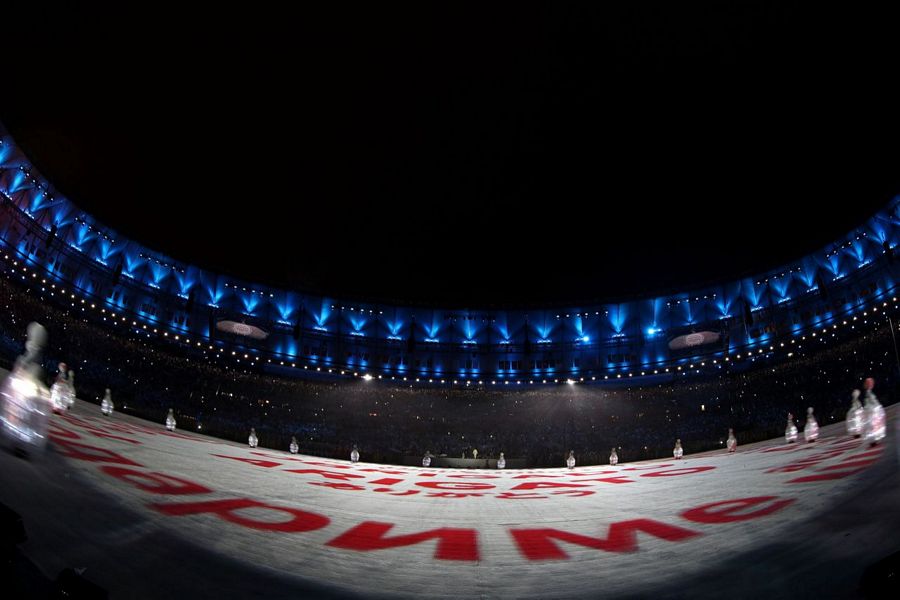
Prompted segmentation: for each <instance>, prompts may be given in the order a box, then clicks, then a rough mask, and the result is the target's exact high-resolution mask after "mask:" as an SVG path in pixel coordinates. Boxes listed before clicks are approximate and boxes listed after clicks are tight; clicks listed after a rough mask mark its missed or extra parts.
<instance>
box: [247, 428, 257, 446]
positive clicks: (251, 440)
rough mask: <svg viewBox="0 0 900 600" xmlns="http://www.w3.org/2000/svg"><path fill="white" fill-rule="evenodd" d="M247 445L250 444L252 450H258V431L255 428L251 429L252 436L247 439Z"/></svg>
mask: <svg viewBox="0 0 900 600" xmlns="http://www.w3.org/2000/svg"><path fill="white" fill-rule="evenodd" d="M247 443H248V444H250V447H251V448H256V447H257V446H258V445H259V438H258V437H256V429H254V428H253V427H251V428H250V436H249V437H248V438H247Z"/></svg>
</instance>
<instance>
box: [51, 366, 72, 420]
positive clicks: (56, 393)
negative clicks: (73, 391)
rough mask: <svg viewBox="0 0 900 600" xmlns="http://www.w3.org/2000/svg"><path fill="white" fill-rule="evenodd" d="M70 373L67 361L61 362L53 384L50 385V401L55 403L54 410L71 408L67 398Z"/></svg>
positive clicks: (59, 411) (61, 410)
mask: <svg viewBox="0 0 900 600" xmlns="http://www.w3.org/2000/svg"><path fill="white" fill-rule="evenodd" d="M68 373H69V371H68V367H67V366H66V363H64V362H61V363H59V367H58V370H57V372H56V377H55V378H54V381H53V385H51V386H50V402H51V403H52V404H53V412H57V413H61V412H63V411H64V410H66V409H68V408H69V403H68V401H67V400H66V398H67V396H68V393H69V383H68Z"/></svg>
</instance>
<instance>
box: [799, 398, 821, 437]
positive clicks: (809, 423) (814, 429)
mask: <svg viewBox="0 0 900 600" xmlns="http://www.w3.org/2000/svg"><path fill="white" fill-rule="evenodd" d="M818 438H819V424H818V423H817V422H816V418H815V417H814V416H813V407H812V406H810V407H809V408H807V409H806V425H804V426H803V439H805V440H806V441H807V442H814V441H816V440H817V439H818Z"/></svg>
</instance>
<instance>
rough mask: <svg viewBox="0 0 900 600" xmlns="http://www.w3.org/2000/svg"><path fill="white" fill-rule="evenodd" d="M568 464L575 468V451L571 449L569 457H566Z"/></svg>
mask: <svg viewBox="0 0 900 600" xmlns="http://www.w3.org/2000/svg"><path fill="white" fill-rule="evenodd" d="M566 466H567V467H569V468H570V469H574V468H575V451H574V450H569V458H567V459H566Z"/></svg>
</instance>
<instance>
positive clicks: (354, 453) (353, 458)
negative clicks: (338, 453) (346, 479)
mask: <svg viewBox="0 0 900 600" xmlns="http://www.w3.org/2000/svg"><path fill="white" fill-rule="evenodd" d="M350 462H354V463H357V462H359V449H357V447H356V446H353V450H351V451H350Z"/></svg>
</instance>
